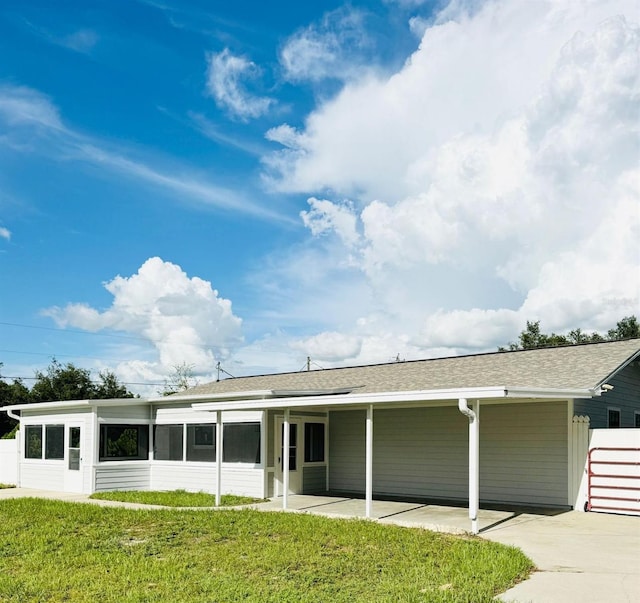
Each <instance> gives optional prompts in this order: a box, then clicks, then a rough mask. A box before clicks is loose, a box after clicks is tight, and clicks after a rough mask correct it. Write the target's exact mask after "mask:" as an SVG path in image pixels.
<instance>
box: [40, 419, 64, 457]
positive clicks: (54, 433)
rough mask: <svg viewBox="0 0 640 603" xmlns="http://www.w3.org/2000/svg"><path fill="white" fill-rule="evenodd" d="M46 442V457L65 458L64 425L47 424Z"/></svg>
mask: <svg viewBox="0 0 640 603" xmlns="http://www.w3.org/2000/svg"><path fill="white" fill-rule="evenodd" d="M44 443H45V446H44V458H45V459H58V460H59V459H64V425H47V426H46V427H45V436H44Z"/></svg>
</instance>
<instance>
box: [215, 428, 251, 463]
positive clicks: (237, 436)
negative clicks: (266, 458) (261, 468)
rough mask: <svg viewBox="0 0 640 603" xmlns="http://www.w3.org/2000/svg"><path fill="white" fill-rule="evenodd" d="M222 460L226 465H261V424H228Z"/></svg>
mask: <svg viewBox="0 0 640 603" xmlns="http://www.w3.org/2000/svg"><path fill="white" fill-rule="evenodd" d="M222 460H223V461H224V462H225V463H259V462H260V423H228V424H226V425H225V426H224V437H223V446H222Z"/></svg>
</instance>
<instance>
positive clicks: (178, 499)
mask: <svg viewBox="0 0 640 603" xmlns="http://www.w3.org/2000/svg"><path fill="white" fill-rule="evenodd" d="M89 498H96V499H100V500H117V501H120V502H132V503H141V504H143V505H162V506H164V507H215V506H216V497H215V494H208V493H207V492H187V491H185V490H172V491H169V492H164V491H157V490H149V491H146V490H127V491H123V490H118V491H115V492H96V493H95V494H92V495H91V496H90V497H89ZM257 502H263V501H262V500H261V499H259V498H250V497H248V496H235V495H233V494H223V495H222V497H221V500H220V505H221V506H222V507H233V506H236V505H248V504H250V503H257Z"/></svg>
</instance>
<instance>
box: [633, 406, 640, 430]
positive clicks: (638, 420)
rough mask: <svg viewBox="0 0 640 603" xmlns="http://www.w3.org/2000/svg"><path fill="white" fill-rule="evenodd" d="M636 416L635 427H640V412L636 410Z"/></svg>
mask: <svg viewBox="0 0 640 603" xmlns="http://www.w3.org/2000/svg"><path fill="white" fill-rule="evenodd" d="M634 415H635V426H636V427H640V412H638V411H637V410H636V412H635V413H634Z"/></svg>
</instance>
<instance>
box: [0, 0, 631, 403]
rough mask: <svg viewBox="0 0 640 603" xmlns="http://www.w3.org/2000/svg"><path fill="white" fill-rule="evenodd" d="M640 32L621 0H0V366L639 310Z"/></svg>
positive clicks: (548, 322)
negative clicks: (346, 0)
mask: <svg viewBox="0 0 640 603" xmlns="http://www.w3.org/2000/svg"><path fill="white" fill-rule="evenodd" d="M639 38H640V36H639V33H638V13H637V6H635V3H634V2H632V1H628V0H601V1H600V0H599V1H598V2H590V1H589V2H577V1H576V2H571V1H570V2H566V1H565V2H552V1H543V0H540V1H536V2H529V1H525V0H522V1H513V0H509V1H506V0H504V1H501V0H496V1H495V2H480V1H468V2H467V1H457V2H452V3H446V2H422V1H420V0H381V1H367V2H364V1H363V2H351V3H348V4H345V3H342V2H314V3H300V2H295V3H294V2H284V1H277V2H270V3H263V2H236V3H230V2H204V1H202V2H196V1H188V2H184V1H182V2H172V1H166V2H165V1H163V0H159V1H157V2H156V1H155V0H150V1H139V2H133V1H132V2H106V1H104V2H98V1H84V2H62V3H56V5H55V8H54V7H53V6H52V5H51V3H50V2H36V1H26V2H25V1H22V2H12V1H5V2H3V3H2V4H1V6H0V282H1V283H2V289H1V290H0V362H3V363H4V367H3V368H2V374H3V375H5V376H22V377H31V376H32V375H33V371H34V369H37V368H44V367H45V366H46V365H47V364H48V363H49V361H50V359H51V358H52V357H54V356H55V357H56V358H58V360H60V361H63V362H67V361H71V362H75V363H76V364H78V365H79V366H83V367H87V368H91V369H92V370H94V371H96V372H97V371H98V370H101V369H104V368H108V369H110V370H114V371H115V372H116V374H117V375H118V376H119V377H120V378H121V379H122V380H123V381H125V382H127V383H130V384H132V385H131V386H130V387H131V389H133V390H134V391H139V392H141V393H154V392H155V391H156V390H157V389H158V386H156V385H153V384H157V383H162V382H163V380H164V379H166V378H167V375H168V374H170V373H171V371H172V370H173V368H174V367H175V366H176V365H179V364H183V363H186V364H188V365H190V366H192V367H193V371H194V373H195V374H196V375H197V377H198V379H199V380H200V381H201V382H202V381H206V380H208V379H210V378H212V377H215V366H216V363H217V362H220V363H221V365H222V366H223V367H224V368H225V369H226V370H227V371H228V372H229V373H231V374H234V375H246V374H255V373H265V372H273V371H280V370H298V369H299V368H301V367H302V366H303V365H304V364H305V361H306V358H307V356H310V357H311V358H312V359H313V361H314V365H315V366H324V367H329V366H339V365H345V364H351V365H352V364H361V363H370V362H387V361H391V360H392V359H394V358H396V357H400V358H403V359H410V358H424V357H433V356H438V355H442V354H459V353H468V352H476V351H484V350H494V349H496V346H498V345H503V344H505V343H507V342H508V341H511V340H514V339H515V338H516V337H517V334H518V332H519V331H520V330H521V329H522V328H523V327H524V325H525V323H526V320H541V321H542V325H543V328H546V329H548V330H555V331H558V332H560V331H567V330H569V329H572V328H576V327H581V328H583V329H587V330H589V329H594V330H601V331H603V330H606V329H608V328H610V327H612V326H614V325H615V323H616V321H617V320H619V319H620V318H622V317H623V316H626V315H629V314H634V313H635V314H638V312H640V307H639V301H638V298H639V294H638V290H639V288H640V287H639V279H638V264H639V259H640V258H639V257H638V246H637V241H638V237H639V235H640V227H639V225H638V214H639V213H640V211H639V200H638V189H639V181H640V180H639V175H638V158H639V157H638V148H639V147H638V128H639V126H638V120H637V115H638V109H639V107H638V97H637V90H638V86H639V83H638V77H639V76H638V73H639V58H638V45H639V42H638V40H639ZM27 383H28V381H27ZM145 383H147V384H151V385H148V386H147V387H145V386H144V385H139V384H145Z"/></svg>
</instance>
